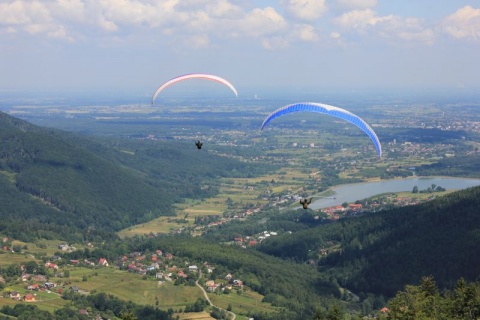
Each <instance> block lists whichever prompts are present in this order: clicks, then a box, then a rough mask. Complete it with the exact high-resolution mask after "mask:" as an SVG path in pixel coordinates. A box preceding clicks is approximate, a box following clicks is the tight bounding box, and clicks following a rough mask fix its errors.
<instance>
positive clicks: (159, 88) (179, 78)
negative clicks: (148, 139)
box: [152, 73, 238, 106]
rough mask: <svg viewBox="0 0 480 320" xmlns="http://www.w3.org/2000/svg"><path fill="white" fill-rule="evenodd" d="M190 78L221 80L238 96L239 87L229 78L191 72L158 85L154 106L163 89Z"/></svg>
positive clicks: (154, 96)
mask: <svg viewBox="0 0 480 320" xmlns="http://www.w3.org/2000/svg"><path fill="white" fill-rule="evenodd" d="M189 79H206V80H211V81H216V82H219V83H221V84H223V85H225V86H227V87H229V88H230V89H231V90H232V91H233V93H235V96H236V97H238V93H237V89H235V87H234V86H233V84H231V83H230V82H228V81H227V80H225V79H223V78H221V77H219V76H215V75H213V74H206V73H190V74H185V75H182V76H178V77H175V78H173V79H170V80H168V81H167V82H165V83H163V84H162V85H161V86H160V87H158V89H157V90H156V91H155V93H154V94H153V97H152V106H153V105H154V103H155V99H156V98H157V96H158V95H159V94H160V92H162V91H163V89H165V88H167V87H169V86H171V85H172V84H175V83H177V82H180V81H184V80H189Z"/></svg>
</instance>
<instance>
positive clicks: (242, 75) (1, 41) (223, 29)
mask: <svg viewBox="0 0 480 320" xmlns="http://www.w3.org/2000/svg"><path fill="white" fill-rule="evenodd" d="M479 57H480V0H475V1H473V0H469V1H464V0H442V1H438V0H437V1H433V0H415V1H413V0H410V1H409V0H280V1H253V0H164V1H155V0H42V1H37V0H28V1H22V0H0V93H1V92H2V91H3V92H6V91H9V90H36V91H42V90H45V91H48V90H55V89H58V90H66V91H76V90H77V91H102V90H123V91H128V90H131V91H132V92H133V91H135V92H153V91H154V90H155V88H156V87H157V86H158V85H160V84H161V83H162V82H164V81H166V80H168V79H170V78H172V77H174V76H176V75H180V74H185V73H191V72H205V73H212V74H216V75H219V76H222V77H224V78H226V79H228V80H229V81H230V82H232V83H233V84H234V85H235V86H236V87H237V89H239V95H240V96H241V89H242V88H252V87H253V88H255V87H256V88H259V90H261V88H282V87H288V86H290V87H292V88H297V89H300V90H302V89H304V90H311V89H313V90H321V89H325V88H337V89H345V90H351V89H357V88H384V87H388V88H411V87H413V88H420V89H421V88H438V87H441V88H452V89H457V88H467V89H472V88H473V89H475V88H479V89H480V62H479V61H480V59H479Z"/></svg>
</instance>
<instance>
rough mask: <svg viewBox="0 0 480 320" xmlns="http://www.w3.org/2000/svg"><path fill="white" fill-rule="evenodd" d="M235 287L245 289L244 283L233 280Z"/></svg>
mask: <svg viewBox="0 0 480 320" xmlns="http://www.w3.org/2000/svg"><path fill="white" fill-rule="evenodd" d="M233 285H234V286H235V287H243V281H242V280H233Z"/></svg>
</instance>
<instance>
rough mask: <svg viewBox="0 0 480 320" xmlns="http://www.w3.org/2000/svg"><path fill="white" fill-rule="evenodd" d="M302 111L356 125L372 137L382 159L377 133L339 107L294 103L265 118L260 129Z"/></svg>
mask: <svg viewBox="0 0 480 320" xmlns="http://www.w3.org/2000/svg"><path fill="white" fill-rule="evenodd" d="M300 111H310V112H318V113H323V114H327V115H330V116H334V117H337V118H340V119H343V120H346V121H348V122H350V123H352V124H354V125H356V126H357V127H359V128H360V129H362V131H363V132H365V133H366V134H367V135H368V136H369V137H370V139H371V140H372V142H373V144H374V146H375V149H376V150H377V154H378V156H379V157H382V145H381V144H380V140H378V137H377V134H376V133H375V131H373V129H372V128H371V127H370V126H369V125H368V124H367V123H366V122H365V121H363V120H362V119H361V118H360V117H358V116H357V115H355V114H353V113H351V112H350V111H347V110H345V109H342V108H339V107H334V106H330V105H328V104H323V103H315V102H300V103H294V104H290V105H287V106H285V107H282V108H279V109H277V110H275V111H273V112H272V113H271V114H270V115H268V117H267V118H265V121H263V123H262V127H261V128H260V130H263V128H264V127H265V126H266V125H267V124H268V123H269V122H270V121H272V120H273V119H275V118H277V117H279V116H282V115H284V114H288V113H292V112H300Z"/></svg>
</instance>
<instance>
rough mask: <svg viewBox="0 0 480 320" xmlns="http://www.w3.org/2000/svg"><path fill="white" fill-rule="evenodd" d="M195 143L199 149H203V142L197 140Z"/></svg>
mask: <svg viewBox="0 0 480 320" xmlns="http://www.w3.org/2000/svg"><path fill="white" fill-rule="evenodd" d="M195 145H196V146H197V149H202V145H203V143H202V142H200V141H197V142H195Z"/></svg>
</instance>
